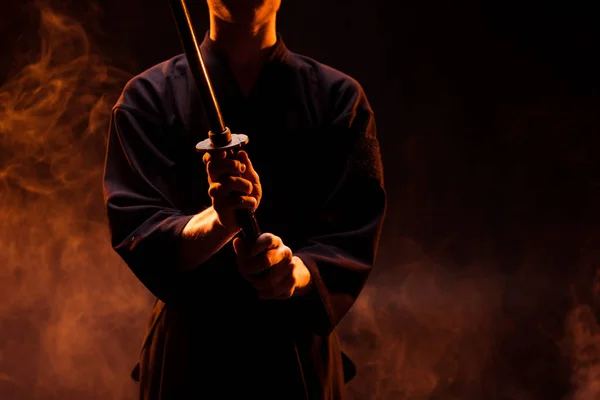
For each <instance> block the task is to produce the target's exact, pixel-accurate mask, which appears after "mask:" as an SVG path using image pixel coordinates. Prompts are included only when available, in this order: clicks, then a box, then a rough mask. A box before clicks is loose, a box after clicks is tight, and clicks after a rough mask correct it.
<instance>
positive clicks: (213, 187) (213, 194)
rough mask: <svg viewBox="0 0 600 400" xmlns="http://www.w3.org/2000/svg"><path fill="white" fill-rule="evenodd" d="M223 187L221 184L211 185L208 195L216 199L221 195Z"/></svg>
mask: <svg viewBox="0 0 600 400" xmlns="http://www.w3.org/2000/svg"><path fill="white" fill-rule="evenodd" d="M221 188H222V185H221V184H219V183H212V184H211V185H210V187H209V188H208V195H209V196H210V197H216V196H218V195H219V192H220V191H221Z"/></svg>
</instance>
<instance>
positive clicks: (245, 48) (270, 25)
mask: <svg viewBox="0 0 600 400" xmlns="http://www.w3.org/2000/svg"><path fill="white" fill-rule="evenodd" d="M209 35H210V38H211V40H212V41H214V42H215V44H216V45H217V46H218V47H219V48H220V49H222V50H223V51H224V52H225V53H226V54H227V56H228V58H229V63H230V65H231V67H232V68H234V69H236V70H241V71H243V70H256V69H260V67H261V66H262V63H263V61H264V56H265V54H266V53H267V52H268V49H269V48H270V47H272V46H273V45H275V43H277V31H276V29H275V19H274V18H273V19H270V20H268V21H267V22H266V23H264V24H262V25H251V26H247V25H238V24H231V23H228V22H225V21H223V20H220V19H218V18H216V17H215V16H212V15H211V21H210V33H209Z"/></svg>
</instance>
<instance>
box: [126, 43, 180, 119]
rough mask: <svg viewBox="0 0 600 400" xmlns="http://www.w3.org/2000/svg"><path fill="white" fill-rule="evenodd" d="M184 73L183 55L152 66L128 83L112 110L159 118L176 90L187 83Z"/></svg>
mask: <svg viewBox="0 0 600 400" xmlns="http://www.w3.org/2000/svg"><path fill="white" fill-rule="evenodd" d="M186 71H187V60H186V58H185V56H184V55H183V54H179V55H176V56H174V57H172V58H170V59H168V60H165V61H162V62H160V63H158V64H155V65H153V66H151V67H150V68H148V69H146V70H144V71H143V72H141V73H139V74H137V75H135V76H134V77H132V78H131V79H130V80H129V81H128V82H127V84H126V85H125V86H124V88H123V90H122V92H121V96H120V97H119V99H118V100H117V102H116V103H115V105H114V108H122V109H128V110H130V111H137V112H140V113H143V114H150V115H161V113H163V112H164V111H165V110H164V108H165V107H167V106H168V103H169V102H170V101H172V97H173V95H174V93H176V88H175V86H176V85H178V84H180V83H179V82H180V81H185V80H186V79H187V72H186Z"/></svg>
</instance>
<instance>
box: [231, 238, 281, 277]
mask: <svg viewBox="0 0 600 400" xmlns="http://www.w3.org/2000/svg"><path fill="white" fill-rule="evenodd" d="M253 250H254V249H251V250H250V254H249V255H248V254H247V255H248V256H249V259H247V260H246V262H245V263H242V265H243V266H242V267H241V272H242V273H243V274H244V275H245V276H246V277H247V279H249V280H252V279H262V278H264V277H265V275H262V276H260V275H258V274H261V273H264V272H265V271H267V270H269V269H272V268H274V267H276V266H278V265H279V264H281V263H286V264H290V263H291V262H292V255H291V253H292V252H291V250H290V249H289V248H288V247H286V246H279V247H276V248H275V249H268V250H266V251H263V252H262V253H259V254H257V255H254V256H252V251H253ZM257 275H258V276H257Z"/></svg>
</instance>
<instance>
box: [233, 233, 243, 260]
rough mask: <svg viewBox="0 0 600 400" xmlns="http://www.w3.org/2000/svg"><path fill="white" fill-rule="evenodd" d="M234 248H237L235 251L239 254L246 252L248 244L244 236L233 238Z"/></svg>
mask: <svg viewBox="0 0 600 400" xmlns="http://www.w3.org/2000/svg"><path fill="white" fill-rule="evenodd" d="M233 250H235V253H236V254H237V255H238V256H240V255H242V254H244V253H245V251H246V245H245V243H244V241H243V240H242V238H239V237H236V238H235V239H233Z"/></svg>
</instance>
